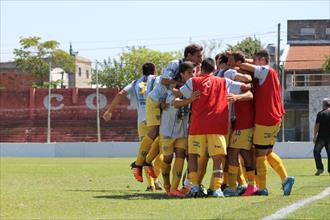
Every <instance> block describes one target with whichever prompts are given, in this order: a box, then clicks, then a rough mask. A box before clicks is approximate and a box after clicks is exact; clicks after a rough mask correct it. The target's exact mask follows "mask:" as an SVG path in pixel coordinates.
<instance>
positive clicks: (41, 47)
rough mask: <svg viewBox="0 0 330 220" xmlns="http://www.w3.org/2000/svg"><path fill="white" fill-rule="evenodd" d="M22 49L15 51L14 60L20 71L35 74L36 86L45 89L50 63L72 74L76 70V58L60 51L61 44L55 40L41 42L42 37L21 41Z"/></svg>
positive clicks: (53, 66) (22, 39)
mask: <svg viewBox="0 0 330 220" xmlns="http://www.w3.org/2000/svg"><path fill="white" fill-rule="evenodd" d="M19 42H20V45H21V48H19V49H14V56H15V57H14V59H15V63H16V66H17V68H18V69H20V70H22V71H26V72H30V73H33V74H35V75H36V76H37V78H38V82H35V83H34V86H37V87H41V88H42V87H44V81H47V80H48V75H49V62H50V63H51V66H52V68H55V67H60V68H62V69H64V70H65V71H66V72H68V73H71V72H74V70H75V58H74V57H72V56H70V54H69V53H67V52H65V51H63V50H60V49H58V46H59V43H58V42H57V41H54V40H50V41H44V42H41V38H40V37H27V38H21V39H20V41H19Z"/></svg>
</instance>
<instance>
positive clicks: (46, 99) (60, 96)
mask: <svg viewBox="0 0 330 220" xmlns="http://www.w3.org/2000/svg"><path fill="white" fill-rule="evenodd" d="M52 98H56V100H57V101H59V102H61V101H63V99H64V97H63V95H61V94H50V99H52ZM44 106H45V108H46V109H48V95H46V96H45V98H44ZM50 106H51V110H60V109H61V108H63V107H64V104H63V103H61V104H60V105H58V106H52V104H50Z"/></svg>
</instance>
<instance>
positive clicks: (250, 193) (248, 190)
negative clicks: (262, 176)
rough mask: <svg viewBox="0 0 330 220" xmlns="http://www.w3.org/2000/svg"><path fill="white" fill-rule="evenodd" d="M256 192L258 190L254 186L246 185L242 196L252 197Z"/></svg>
mask: <svg viewBox="0 0 330 220" xmlns="http://www.w3.org/2000/svg"><path fill="white" fill-rule="evenodd" d="M257 191H258V188H257V187H256V186H252V185H248V187H247V188H246V191H245V192H244V193H243V196H253V195H255V194H256V192H257Z"/></svg>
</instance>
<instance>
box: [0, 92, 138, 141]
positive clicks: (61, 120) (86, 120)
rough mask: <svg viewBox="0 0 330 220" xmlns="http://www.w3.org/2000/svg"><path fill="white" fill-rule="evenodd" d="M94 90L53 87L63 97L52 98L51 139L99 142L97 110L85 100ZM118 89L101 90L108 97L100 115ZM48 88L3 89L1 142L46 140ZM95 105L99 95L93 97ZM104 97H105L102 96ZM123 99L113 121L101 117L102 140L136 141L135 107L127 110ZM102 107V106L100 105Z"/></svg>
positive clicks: (0, 113)
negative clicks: (53, 108)
mask: <svg viewBox="0 0 330 220" xmlns="http://www.w3.org/2000/svg"><path fill="white" fill-rule="evenodd" d="M95 92H96V91H95V89H77V88H72V89H52V94H58V95H61V96H62V98H63V99H62V100H57V99H56V98H52V99H51V104H52V107H59V106H60V107H61V108H60V109H58V110H51V129H52V141H64V142H65V141H96V140H97V128H96V110H95V109H90V108H89V107H88V106H87V104H86V100H88V97H91V94H93V93H95ZM117 92H118V90H117V89H100V94H101V95H103V97H105V99H103V102H102V103H101V104H103V106H104V105H105V104H106V106H105V107H103V108H102V109H100V116H101V117H102V115H103V113H104V112H105V111H106V109H107V108H108V106H109V104H110V103H111V101H112V99H113V98H114V97H115V95H116V94H117ZM47 95H48V89H30V90H0V142H22V141H23V142H26V141H31V142H45V141H46V137H47V114H48V109H47V108H46V107H45V105H44V100H46V104H47V98H46V99H45V97H47ZM91 100H92V101H93V102H90V104H91V103H93V104H94V105H95V106H96V98H93V99H90V101H91ZM101 100H102V99H101ZM128 106H129V101H128V100H124V101H123V103H121V104H120V105H119V106H118V108H117V110H116V111H115V112H114V114H113V118H112V120H111V122H105V121H104V120H103V119H102V118H101V135H102V140H103V141H136V140H137V129H136V117H137V113H136V110H132V109H128ZM101 107H102V106H101Z"/></svg>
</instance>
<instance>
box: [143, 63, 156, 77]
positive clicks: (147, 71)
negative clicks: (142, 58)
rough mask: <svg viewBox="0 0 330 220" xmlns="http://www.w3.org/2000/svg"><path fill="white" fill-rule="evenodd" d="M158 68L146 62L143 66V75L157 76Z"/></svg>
mask: <svg viewBox="0 0 330 220" xmlns="http://www.w3.org/2000/svg"><path fill="white" fill-rule="evenodd" d="M155 71H156V66H155V64H153V63H151V62H146V63H144V64H143V66H142V72H143V75H145V76H149V75H153V74H155Z"/></svg>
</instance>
